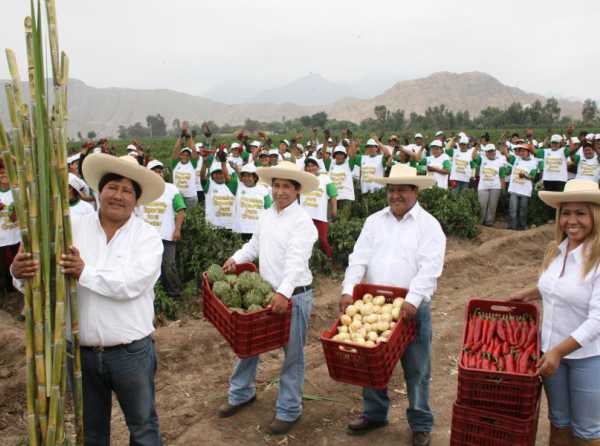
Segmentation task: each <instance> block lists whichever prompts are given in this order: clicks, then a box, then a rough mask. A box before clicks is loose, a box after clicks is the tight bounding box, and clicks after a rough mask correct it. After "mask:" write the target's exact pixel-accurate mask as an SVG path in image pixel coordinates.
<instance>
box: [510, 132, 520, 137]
mask: <svg viewBox="0 0 600 446" xmlns="http://www.w3.org/2000/svg"><path fill="white" fill-rule="evenodd" d="M511 138H519V134H518V133H513V134H512V136H511Z"/></svg>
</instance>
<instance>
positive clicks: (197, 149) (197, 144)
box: [194, 142, 204, 152]
mask: <svg viewBox="0 0 600 446" xmlns="http://www.w3.org/2000/svg"><path fill="white" fill-rule="evenodd" d="M194 147H195V148H196V151H197V152H199V151H200V150H202V149H203V148H204V143H201V142H197V143H196V144H194Z"/></svg>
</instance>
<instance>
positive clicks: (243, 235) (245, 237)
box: [240, 233, 252, 242]
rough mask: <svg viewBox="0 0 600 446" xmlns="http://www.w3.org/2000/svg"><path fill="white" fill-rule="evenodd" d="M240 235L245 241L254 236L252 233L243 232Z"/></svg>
mask: <svg viewBox="0 0 600 446" xmlns="http://www.w3.org/2000/svg"><path fill="white" fill-rule="evenodd" d="M240 237H241V238H242V240H243V241H245V242H248V241H250V239H251V238H252V234H248V233H243V234H240Z"/></svg>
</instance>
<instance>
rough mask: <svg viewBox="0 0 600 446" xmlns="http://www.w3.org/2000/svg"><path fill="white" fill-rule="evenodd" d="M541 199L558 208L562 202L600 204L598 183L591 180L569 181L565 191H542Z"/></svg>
mask: <svg viewBox="0 0 600 446" xmlns="http://www.w3.org/2000/svg"><path fill="white" fill-rule="evenodd" d="M539 195H540V198H541V200H542V201H543V202H544V203H546V204H547V205H548V206H550V207H553V208H557V207H559V206H560V204H561V203H573V202H584V203H594V204H598V205H600V189H599V188H598V183H596V182H595V181H591V180H570V181H567V184H566V186H565V190H564V191H563V192H550V191H545V190H543V191H540V193H539Z"/></svg>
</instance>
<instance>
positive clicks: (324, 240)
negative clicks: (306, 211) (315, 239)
mask: <svg viewBox="0 0 600 446" xmlns="http://www.w3.org/2000/svg"><path fill="white" fill-rule="evenodd" d="M313 223H314V224H315V227H316V228H317V233H318V234H319V247H320V248H321V251H323V252H324V253H325V255H326V256H327V257H329V258H331V257H333V249H331V245H330V244H329V223H327V222H326V221H321V220H315V219H313Z"/></svg>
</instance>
